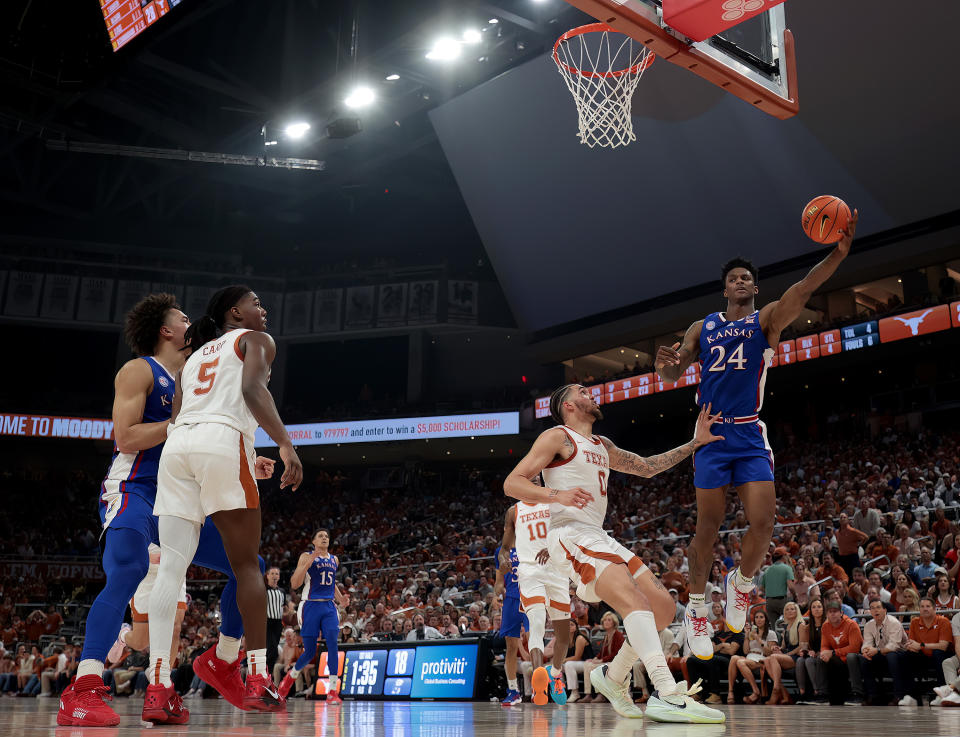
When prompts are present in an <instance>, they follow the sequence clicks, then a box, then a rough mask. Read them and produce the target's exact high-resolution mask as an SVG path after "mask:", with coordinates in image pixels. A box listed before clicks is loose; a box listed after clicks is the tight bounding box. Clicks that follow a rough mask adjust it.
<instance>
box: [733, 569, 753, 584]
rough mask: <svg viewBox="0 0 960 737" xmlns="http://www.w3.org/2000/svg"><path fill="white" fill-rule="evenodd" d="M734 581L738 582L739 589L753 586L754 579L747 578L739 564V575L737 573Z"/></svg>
mask: <svg viewBox="0 0 960 737" xmlns="http://www.w3.org/2000/svg"><path fill="white" fill-rule="evenodd" d="M734 583H736V585H737V588H739V589H752V588H753V579H752V578H747V577H746V576H744V575H743V571H742V570H741V568H740V566H737V575H736V578H735V579H734Z"/></svg>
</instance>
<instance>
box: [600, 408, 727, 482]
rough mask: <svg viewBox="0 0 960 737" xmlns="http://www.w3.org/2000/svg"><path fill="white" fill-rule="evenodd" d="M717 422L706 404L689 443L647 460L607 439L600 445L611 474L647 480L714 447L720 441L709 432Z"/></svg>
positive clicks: (601, 440)
mask: <svg viewBox="0 0 960 737" xmlns="http://www.w3.org/2000/svg"><path fill="white" fill-rule="evenodd" d="M721 419H722V417H721V415H720V413H719V412H718V413H717V414H715V415H711V414H710V405H709V404H708V405H707V406H706V407H703V408H702V409H701V410H700V415H699V416H698V417H697V426H696V429H695V430H694V433H693V440H691V441H690V442H688V443H684V444H683V445H678V446H677V447H676V448H674V449H673V450H668V451H667V452H666V453H660V454H659V455H655V456H649V457H647V458H644V457H643V456H641V455H638V454H636V453H631V452H630V451H629V450H623V449H622V448H618V447H617V446H616V445H614V444H613V441H611V440H610V439H609V438H605V437H603V436H601V437H600V442H602V443H603V445H604V447H605V448H606V449H607V454H608V455H609V456H610V468H612V469H613V470H614V471H621V472H622V473H629V474H631V475H633V476H643V477H644V478H650V477H651V476H656V475H657V474H658V473H660V472H661V471H665V470H666V469H668V468H673V467H674V466H676V465H677V464H678V463H680V461H682V460H684V459H685V458H688V457H689V456H691V455H693V454H694V453H695V452H696V451H697V449H698V448H701V447H702V446H704V445H708V444H710V443H715V442H717V441H718V440H723V436H722V435H714V434H713V433H712V432H710V428H711V427H712V426H713V424H714V423H716V422H720V421H721Z"/></svg>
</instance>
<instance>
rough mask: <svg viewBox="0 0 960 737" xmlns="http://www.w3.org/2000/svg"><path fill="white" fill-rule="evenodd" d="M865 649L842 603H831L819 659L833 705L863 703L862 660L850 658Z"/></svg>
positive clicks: (858, 632)
mask: <svg viewBox="0 0 960 737" xmlns="http://www.w3.org/2000/svg"><path fill="white" fill-rule="evenodd" d="M948 626H949V625H948ZM862 646H863V635H861V634H860V627H858V626H857V623H856V622H854V621H853V620H852V619H850V618H849V617H848V616H846V615H845V614H844V613H843V610H842V609H841V608H840V603H839V602H837V601H831V602H829V603H828V604H827V621H826V622H824V624H823V629H822V630H821V631H820V655H819V658H820V660H821V661H822V662H823V663H824V665H825V666H826V669H827V684H828V685H827V692H828V693H829V694H830V701H831V702H837V701H839V700H840V699H845V700H844V703H846V704H858V705H859V704H862V703H863V695H864V691H863V677H862V675H861V673H860V659H859V658H848V657H847V655H848V654H850V653H859V652H860V648H861V647H862ZM848 684H849V687H850V691H851V692H852V693H851V694H850V695H849V696H847V695H846V691H847V685H848Z"/></svg>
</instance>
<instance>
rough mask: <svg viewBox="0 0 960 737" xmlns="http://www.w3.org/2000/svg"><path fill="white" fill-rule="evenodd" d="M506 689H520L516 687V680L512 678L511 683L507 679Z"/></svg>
mask: <svg viewBox="0 0 960 737" xmlns="http://www.w3.org/2000/svg"><path fill="white" fill-rule="evenodd" d="M507 688H508V689H510V690H511V691H519V690H520V689H519V688H518V687H517V679H516V678H514V679H513V680H512V681H511V680H509V679H507Z"/></svg>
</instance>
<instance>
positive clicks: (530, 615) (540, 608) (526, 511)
mask: <svg viewBox="0 0 960 737" xmlns="http://www.w3.org/2000/svg"><path fill="white" fill-rule="evenodd" d="M538 481H539V479H535V480H534V483H537V482H538ZM549 529H550V505H549V504H527V503H526V502H522V501H521V502H517V503H516V504H514V505H513V506H512V507H510V509H509V510H507V515H506V519H505V520H504V526H503V540H502V541H501V543H500V561H499V563H500V566H501V568H503V567H504V566H506V565H508V564H509V556H508V555H505V554H504V551H509V550H510V548H516V551H517V559H518V560H519V564H518V565H517V579H518V583H519V587H520V603H521V605H522V606H523V611H524V613H525V614H526V615H527V619H528V620H529V623H530V628H529V635H530V636H529V640H528V643H527V647H528V648H529V650H530V660H531V665H532V666H533V674H532V676H531V684H532V687H533V688H532V690H533V703H534V704H537V705H538V706H543V705H544V704H546V703H547V693H548V692H549V694H550V698H552V699H553V700H554V701H555V702H556V703H558V704H560V705H563V704H565V703H567V691H566V684H565V683H564V681H563V671H562V670H561V669H560V668H561V666H562V665H563V660H564V656H565V655H566V652H567V644H568V643H567V640H568V639H569V637H570V627H569V625H568V624H567V622H568V620H569V619H570V584H569V583H568V581H569V579H568V576H567V566H566V561H565V560H563V559H556V558H555V559H552V560H549V561H548V562H547V563H546V564H542V563H541V562H540V560H539V559H538V556H540V553H541V551H543V550H544V549H545V548H546V547H547V532H548V531H549ZM547 614H549V615H550V621H551V622H553V631H554V633H555V636H556V638H557V641H556V642H555V643H554V649H553V653H554V657H553V664H552V666H551V668H550V670H549V671H548V670H547V669H546V668H544V667H543V648H544V644H543V635H544V632H545V631H546V626H547V622H546V619H547Z"/></svg>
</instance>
